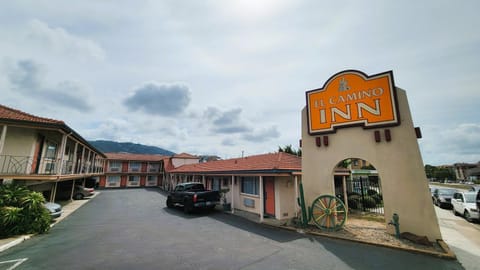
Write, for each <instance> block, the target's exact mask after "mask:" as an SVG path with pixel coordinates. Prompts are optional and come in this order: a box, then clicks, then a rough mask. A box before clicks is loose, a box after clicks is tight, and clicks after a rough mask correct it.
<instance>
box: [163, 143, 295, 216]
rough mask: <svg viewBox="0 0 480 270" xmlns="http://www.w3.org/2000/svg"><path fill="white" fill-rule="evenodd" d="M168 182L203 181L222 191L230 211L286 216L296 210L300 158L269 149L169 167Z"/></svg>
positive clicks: (172, 184)
mask: <svg viewBox="0 0 480 270" xmlns="http://www.w3.org/2000/svg"><path fill="white" fill-rule="evenodd" d="M169 181H171V184H170V186H174V185H175V184H177V183H181V182H192V181H194V182H202V183H203V184H204V185H205V186H206V187H207V188H208V189H212V190H220V191H222V190H223V191H224V193H225V195H224V196H225V199H226V202H227V203H229V204H230V205H231V209H232V211H235V210H236V209H238V210H243V211H247V212H251V213H254V214H258V216H259V219H260V220H263V218H264V216H271V217H273V218H276V219H289V218H292V217H294V216H296V213H297V201H296V200H297V194H298V184H299V182H300V181H301V158H300V157H297V156H294V155H291V154H287V153H269V154H263V155H254V156H247V157H243V158H233V159H227V160H218V161H211V162H205V163H195V164H189V165H183V166H180V167H177V168H172V169H170V170H169Z"/></svg>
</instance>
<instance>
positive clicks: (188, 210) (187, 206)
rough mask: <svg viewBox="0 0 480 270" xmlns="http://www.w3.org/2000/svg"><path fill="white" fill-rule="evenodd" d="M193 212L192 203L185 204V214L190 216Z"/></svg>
mask: <svg viewBox="0 0 480 270" xmlns="http://www.w3.org/2000/svg"><path fill="white" fill-rule="evenodd" d="M192 210H193V205H192V203H191V202H184V203H183V212H184V213H185V214H190V212H192Z"/></svg>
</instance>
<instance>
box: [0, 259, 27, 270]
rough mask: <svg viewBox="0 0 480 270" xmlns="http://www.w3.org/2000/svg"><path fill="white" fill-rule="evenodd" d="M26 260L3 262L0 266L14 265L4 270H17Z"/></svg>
mask: <svg viewBox="0 0 480 270" xmlns="http://www.w3.org/2000/svg"><path fill="white" fill-rule="evenodd" d="M26 260H28V258H23V259H16V260H9V261H3V262H0V264H8V263H14V264H13V265H12V266H10V267H9V268H7V269H6V270H13V269H15V268H17V267H18V266H19V265H20V264H22V263H23V262H25V261H26Z"/></svg>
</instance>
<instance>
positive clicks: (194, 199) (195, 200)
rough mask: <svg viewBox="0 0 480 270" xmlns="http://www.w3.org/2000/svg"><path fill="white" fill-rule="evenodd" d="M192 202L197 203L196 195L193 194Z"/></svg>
mask: <svg viewBox="0 0 480 270" xmlns="http://www.w3.org/2000/svg"><path fill="white" fill-rule="evenodd" d="M193 202H194V203H196V202H197V194H194V195H193Z"/></svg>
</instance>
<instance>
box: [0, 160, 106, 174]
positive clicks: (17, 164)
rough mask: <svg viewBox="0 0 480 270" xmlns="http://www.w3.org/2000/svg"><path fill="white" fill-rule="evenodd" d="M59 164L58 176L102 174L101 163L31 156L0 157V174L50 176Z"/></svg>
mask: <svg viewBox="0 0 480 270" xmlns="http://www.w3.org/2000/svg"><path fill="white" fill-rule="evenodd" d="M60 163H61V171H60V174H62V175H68V174H85V173H103V166H102V164H100V163H101V162H99V161H98V162H95V163H94V164H93V163H92V162H91V161H84V162H82V161H81V160H77V163H76V166H74V164H75V161H73V160H64V161H63V162H60V161H59V160H56V159H52V158H41V159H37V158H33V157H32V156H13V155H0V174H3V175H29V174H39V175H52V174H57V168H58V167H57V166H58V165H59V164H60Z"/></svg>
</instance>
